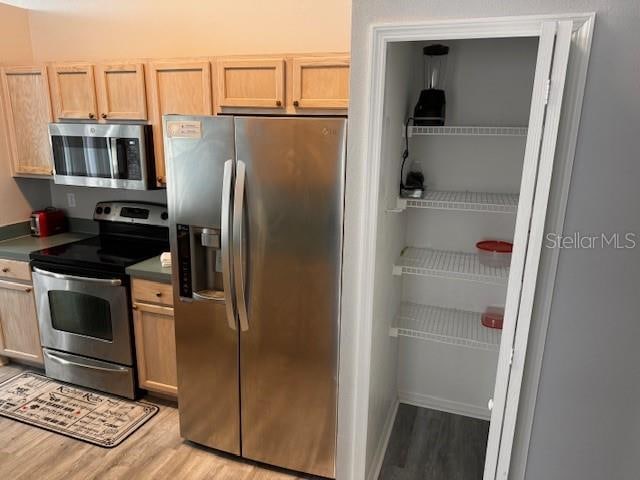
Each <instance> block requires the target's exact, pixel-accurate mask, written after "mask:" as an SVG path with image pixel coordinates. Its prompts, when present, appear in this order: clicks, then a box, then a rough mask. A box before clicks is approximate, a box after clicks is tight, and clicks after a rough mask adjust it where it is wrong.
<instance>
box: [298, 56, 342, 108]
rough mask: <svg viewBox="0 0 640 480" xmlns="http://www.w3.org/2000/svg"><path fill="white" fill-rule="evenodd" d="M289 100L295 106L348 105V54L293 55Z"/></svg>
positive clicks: (324, 106)
mask: <svg viewBox="0 0 640 480" xmlns="http://www.w3.org/2000/svg"><path fill="white" fill-rule="evenodd" d="M292 83H293V85H292V87H293V92H292V96H293V98H292V102H293V107H294V108H296V109H302V108H316V109H346V108H348V106H349V56H346V55H339V56H327V57H294V58H293V60H292Z"/></svg>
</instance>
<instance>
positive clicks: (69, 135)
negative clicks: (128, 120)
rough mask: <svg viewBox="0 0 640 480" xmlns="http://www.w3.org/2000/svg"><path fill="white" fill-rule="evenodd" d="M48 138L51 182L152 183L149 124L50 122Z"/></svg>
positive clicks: (134, 186)
mask: <svg viewBox="0 0 640 480" xmlns="http://www.w3.org/2000/svg"><path fill="white" fill-rule="evenodd" d="M49 139H50V142H51V150H52V152H53V181H54V183H58V184H62V185H80V186H85V187H104V188H125V189H130V190H148V189H151V188H153V184H155V180H154V179H155V174H154V166H153V147H152V142H151V127H150V126H149V125H135V124H108V125H107V124H97V123H50V124H49Z"/></svg>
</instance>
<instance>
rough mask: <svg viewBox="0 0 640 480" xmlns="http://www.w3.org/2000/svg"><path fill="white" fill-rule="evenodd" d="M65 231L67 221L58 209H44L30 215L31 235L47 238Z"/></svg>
mask: <svg viewBox="0 0 640 480" xmlns="http://www.w3.org/2000/svg"><path fill="white" fill-rule="evenodd" d="M66 231H67V219H66V218H65V216H64V212H63V211H62V210H60V209H59V208H53V207H49V208H45V209H44V210H36V211H35V212H33V213H32V214H31V235H33V236H34V237H48V236H49V235H55V234H56V233H62V232H66Z"/></svg>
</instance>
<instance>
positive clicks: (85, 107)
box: [51, 63, 98, 119]
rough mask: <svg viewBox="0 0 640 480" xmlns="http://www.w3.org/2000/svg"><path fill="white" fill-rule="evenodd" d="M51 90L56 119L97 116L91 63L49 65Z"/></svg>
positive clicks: (92, 117) (91, 117)
mask: <svg viewBox="0 0 640 480" xmlns="http://www.w3.org/2000/svg"><path fill="white" fill-rule="evenodd" d="M51 72H52V73H51V90H52V92H51V93H52V95H53V106H54V113H55V117H56V118H58V119H94V118H97V110H98V109H97V106H96V89H95V84H94V79H93V65H90V64H86V63H67V64H56V65H53V66H52V67H51Z"/></svg>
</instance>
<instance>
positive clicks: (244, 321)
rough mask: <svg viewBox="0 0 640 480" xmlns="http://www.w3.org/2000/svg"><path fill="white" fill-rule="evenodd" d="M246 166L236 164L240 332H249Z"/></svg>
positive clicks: (235, 241) (235, 242)
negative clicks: (245, 206) (245, 212)
mask: <svg viewBox="0 0 640 480" xmlns="http://www.w3.org/2000/svg"><path fill="white" fill-rule="evenodd" d="M245 172H246V170H245V164H244V162H243V161H241V160H238V161H237V164H236V187H235V191H234V194H233V265H234V268H233V270H234V279H235V287H236V302H237V308H238V317H239V318H240V330H242V331H243V332H245V331H247V330H249V319H248V318H247V302H246V298H245V291H244V225H243V222H244V179H245Z"/></svg>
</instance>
